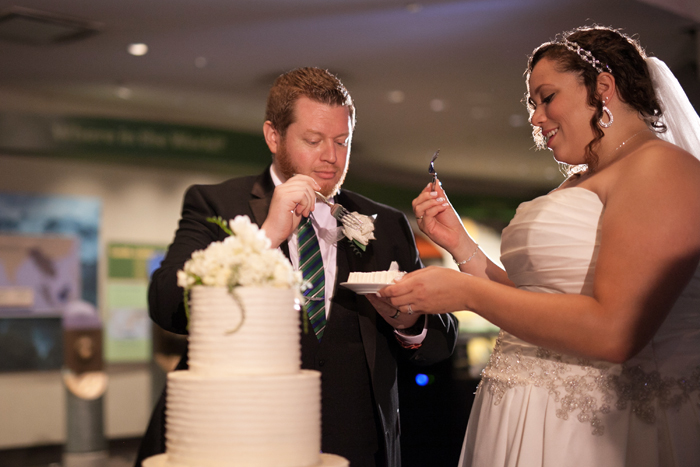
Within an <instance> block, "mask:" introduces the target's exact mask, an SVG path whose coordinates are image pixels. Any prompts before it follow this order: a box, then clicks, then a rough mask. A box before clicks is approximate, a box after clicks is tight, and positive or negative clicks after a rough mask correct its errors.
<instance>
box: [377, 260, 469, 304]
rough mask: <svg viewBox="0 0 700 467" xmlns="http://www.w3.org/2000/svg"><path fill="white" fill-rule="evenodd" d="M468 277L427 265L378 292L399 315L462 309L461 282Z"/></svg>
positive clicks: (463, 298)
mask: <svg viewBox="0 0 700 467" xmlns="http://www.w3.org/2000/svg"><path fill="white" fill-rule="evenodd" d="M471 277H472V276H470V275H468V274H464V273H461V272H459V271H455V270H454V269H448V268H443V267H436V266H429V267H427V268H425V269H419V270H417V271H413V272H410V273H408V274H406V275H405V276H403V277H402V278H401V279H400V280H398V281H397V282H395V283H394V284H392V285H388V286H386V287H384V288H383V289H381V290H380V291H379V294H380V295H381V296H382V298H383V299H384V300H386V301H387V302H388V303H389V304H390V305H391V306H393V307H394V308H398V309H399V310H400V311H401V313H402V314H404V313H408V312H409V305H410V311H411V313H413V314H414V316H415V314H443V313H451V312H453V311H461V310H464V309H466V298H465V297H464V296H463V294H462V293H460V292H461V291H463V290H464V285H465V283H464V281H465V280H469V279H470V278H471Z"/></svg>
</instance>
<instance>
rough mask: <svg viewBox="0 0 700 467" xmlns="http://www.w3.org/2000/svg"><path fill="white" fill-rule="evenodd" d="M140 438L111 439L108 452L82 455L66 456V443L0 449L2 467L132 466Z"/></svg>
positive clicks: (0, 465)
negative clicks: (64, 451) (64, 448)
mask: <svg viewBox="0 0 700 467" xmlns="http://www.w3.org/2000/svg"><path fill="white" fill-rule="evenodd" d="M139 442H140V439H138V438H137V439H119V440H111V441H110V442H109V452H108V454H107V455H105V454H104V453H101V454H81V455H73V456H71V455H68V456H67V457H64V455H63V446H38V447H32V448H23V449H11V450H3V451H0V467H133V465H134V460H135V459H136V450H137V449H138V446H139Z"/></svg>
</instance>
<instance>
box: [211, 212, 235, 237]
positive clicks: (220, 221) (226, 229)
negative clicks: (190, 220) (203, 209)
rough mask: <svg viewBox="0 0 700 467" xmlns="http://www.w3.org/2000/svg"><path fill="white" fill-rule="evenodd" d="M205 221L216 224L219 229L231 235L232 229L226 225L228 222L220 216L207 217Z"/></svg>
mask: <svg viewBox="0 0 700 467" xmlns="http://www.w3.org/2000/svg"><path fill="white" fill-rule="evenodd" d="M207 222H211V223H212V224H216V225H218V226H219V227H221V230H223V231H224V232H226V233H227V234H229V235H233V231H232V230H231V229H229V227H228V222H226V221H225V220H224V219H222V218H221V216H218V217H207Z"/></svg>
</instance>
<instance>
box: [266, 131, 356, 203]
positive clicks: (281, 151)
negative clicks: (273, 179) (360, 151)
mask: <svg viewBox="0 0 700 467" xmlns="http://www.w3.org/2000/svg"><path fill="white" fill-rule="evenodd" d="M347 157H348V160H347V161H346V164H345V169H344V170H343V173H342V174H341V176H340V178H339V179H338V181H337V182H336V183H334V184H332V185H324V184H323V183H322V182H319V181H318V180H317V181H316V183H318V184H319V185H321V190H319V191H320V192H321V194H322V195H323V196H325V197H327V198H330V197H331V196H335V195H337V194H338V192H339V191H340V187H341V186H342V185H343V182H345V176H346V175H347V174H348V168H349V167H350V162H349V157H350V148H349V147H348V156H347ZM275 165H276V166H277V168H278V169H279V171H280V172H281V173H282V175H283V176H284V178H285V180H289V179H290V178H292V177H293V176H294V175H297V174H302V175H308V174H304V173H302V172H301V171H300V170H299V169H298V167H297V166H296V164H295V163H294V161H293V160H292V157H291V156H290V155H289V153H288V152H287V146H286V144H285V140H284V138H282V139H281V140H280V142H279V143H278V145H277V153H276V154H275Z"/></svg>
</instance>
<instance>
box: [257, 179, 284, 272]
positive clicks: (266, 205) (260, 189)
mask: <svg viewBox="0 0 700 467" xmlns="http://www.w3.org/2000/svg"><path fill="white" fill-rule="evenodd" d="M274 191H275V184H274V182H273V181H272V177H271V176H270V167H269V166H268V167H267V168H266V169H265V171H264V172H263V173H261V174H260V176H259V177H258V179H257V180H256V181H255V183H254V184H253V189H252V190H250V194H251V195H252V196H251V199H250V201H249V202H248V204H249V206H250V210H251V211H252V213H253V219H252V220H253V222H255V223H256V224H257V225H258V227H262V225H263V223H264V222H265V219H267V213H268V212H269V211H270V203H272V194H273V193H274ZM280 248H281V249H282V251H283V252H284V254H285V256H287V258H289V246H288V245H287V242H282V244H281V245H280Z"/></svg>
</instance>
